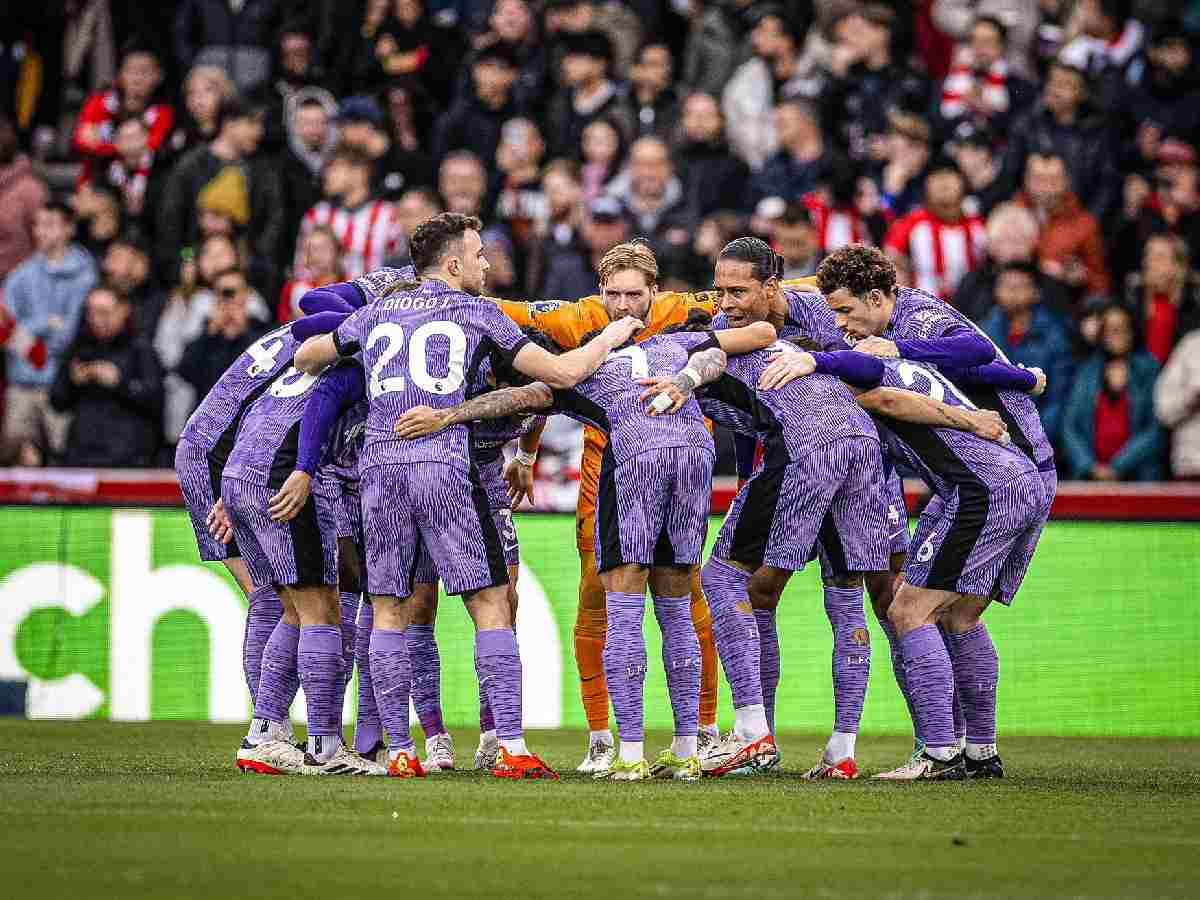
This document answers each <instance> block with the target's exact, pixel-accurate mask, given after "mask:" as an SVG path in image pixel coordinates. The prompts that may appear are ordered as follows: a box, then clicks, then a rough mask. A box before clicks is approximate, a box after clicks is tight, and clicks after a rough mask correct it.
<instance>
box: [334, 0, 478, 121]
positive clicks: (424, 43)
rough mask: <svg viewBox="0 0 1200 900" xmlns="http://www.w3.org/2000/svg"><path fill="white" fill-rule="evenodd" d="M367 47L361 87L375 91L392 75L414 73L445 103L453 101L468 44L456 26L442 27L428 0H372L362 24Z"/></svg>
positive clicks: (361, 60) (360, 59) (361, 56)
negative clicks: (458, 62) (450, 63)
mask: <svg viewBox="0 0 1200 900" xmlns="http://www.w3.org/2000/svg"><path fill="white" fill-rule="evenodd" d="M362 35H363V38H364V40H365V41H366V42H367V46H366V47H365V48H363V50H360V51H359V52H358V53H357V54H356V57H357V58H356V59H355V63H356V67H357V70H358V71H357V77H356V79H355V89H356V90H358V91H374V90H376V89H377V88H379V87H382V86H383V85H384V84H385V83H387V82H388V81H389V80H390V79H392V78H403V77H406V76H407V77H413V78H416V79H417V80H418V81H419V82H420V84H421V86H422V87H423V88H424V89H425V90H426V91H427V92H428V93H429V94H430V95H431V96H432V97H433V98H434V99H435V100H436V101H437V102H438V103H439V104H443V105H447V106H448V105H449V101H450V97H451V96H452V94H453V92H454V77H455V73H456V71H457V67H456V66H447V65H442V64H441V63H442V61H444V60H461V59H462V57H463V51H464V48H463V46H462V42H461V40H460V39H459V36H458V33H457V31H456V30H455V29H451V28H443V27H440V26H439V25H438V24H437V23H436V22H434V21H433V20H432V19H431V18H430V17H429V15H428V11H427V10H426V8H425V4H424V3H423V2H422V0H392V2H391V3H388V2H387V0H369V2H368V3H367V19H366V22H365V23H364V25H363V28H362Z"/></svg>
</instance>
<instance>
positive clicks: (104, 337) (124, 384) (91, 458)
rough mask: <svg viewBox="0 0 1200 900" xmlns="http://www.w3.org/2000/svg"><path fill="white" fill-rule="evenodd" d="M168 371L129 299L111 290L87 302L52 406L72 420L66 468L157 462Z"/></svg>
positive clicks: (98, 289) (100, 290)
mask: <svg viewBox="0 0 1200 900" xmlns="http://www.w3.org/2000/svg"><path fill="white" fill-rule="evenodd" d="M162 382H163V371H162V366H161V365H160V364H159V362H158V357H157V356H155V354H154V348H153V347H151V345H150V342H149V341H148V340H146V339H145V338H144V337H143V336H142V335H141V334H139V333H138V331H137V329H136V327H135V325H134V317H133V310H132V307H131V306H130V303H129V300H128V299H127V298H125V297H124V296H122V295H121V294H119V293H118V292H117V291H115V290H114V289H112V288H111V287H107V286H103V285H102V286H99V287H96V288H93V289H92V290H91V292H90V293H89V294H88V297H87V306H86V311H85V318H84V322H83V327H82V328H80V330H79V336H78V337H77V338H76V340H75V342H74V343H73V344H72V346H71V349H70V350H69V352H68V353H67V356H66V358H65V361H64V364H63V366H62V367H61V368H60V370H59V372H58V378H57V379H56V381H55V383H54V387H53V389H52V390H51V392H50V402H51V403H52V404H53V406H54V408H55V409H56V410H58V411H59V412H62V413H72V414H73V418H72V421H71V427H70V432H69V436H68V439H67V445H66V450H65V452H64V453H63V456H62V462H63V465H66V466H91V467H97V468H134V467H145V466H150V465H153V464H154V463H155V462H156V457H157V455H158V448H159V445H160V444H161V443H162V414H163V387H162Z"/></svg>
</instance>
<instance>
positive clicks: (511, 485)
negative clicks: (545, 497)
mask: <svg viewBox="0 0 1200 900" xmlns="http://www.w3.org/2000/svg"><path fill="white" fill-rule="evenodd" d="M504 481H505V482H506V483H507V484H508V501H509V502H510V503H511V504H512V505H513V509H516V508H517V507H518V506H520V505H521V501H522V500H528V501H529V505H530V506H532V505H533V503H534V499H533V466H526V465H522V464H521V462H520V460H518V459H515V458H514V459H511V460H509V463H508V465H507V466H505V467H504Z"/></svg>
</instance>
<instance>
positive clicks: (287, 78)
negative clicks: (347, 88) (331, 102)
mask: <svg viewBox="0 0 1200 900" xmlns="http://www.w3.org/2000/svg"><path fill="white" fill-rule="evenodd" d="M274 46H275V55H276V60H275V72H274V78H272V80H271V82H270V84H269V86H268V87H267V96H268V98H269V99H268V100H267V103H266V107H267V109H266V114H265V116H264V117H263V147H264V148H265V149H266V150H267V151H269V152H271V153H278V152H279V151H281V150H283V149H284V146H285V144H286V142H287V137H288V127H289V125H290V123H291V117H290V116H289V115H288V109H289V101H290V100H291V98H292V97H293V96H294V95H295V94H296V93H297V92H299V91H304V90H311V89H312V88H314V87H320V86H321V82H322V81H323V79H324V73H323V72H322V71H321V67H320V65H319V63H318V60H317V57H316V38H315V36H314V35H313V34H312V32H311V31H310V30H309V27H308V24H307V23H306V22H305V21H304V20H302V19H294V20H292V21H290V22H288V23H286V24H285V25H284V26H283V28H281V29H280V31H279V35H278V37H277V38H276V40H275V44H274Z"/></svg>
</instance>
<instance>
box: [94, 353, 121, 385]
mask: <svg viewBox="0 0 1200 900" xmlns="http://www.w3.org/2000/svg"><path fill="white" fill-rule="evenodd" d="M92 381H94V382H96V384H98V385H100V386H101V387H106V388H115V387H116V386H117V385H118V384H120V383H121V370H120V369H118V368H117V367H116V364H115V363H111V362H109V361H108V360H106V359H101V360H97V361H96V362H94V363H92Z"/></svg>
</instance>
